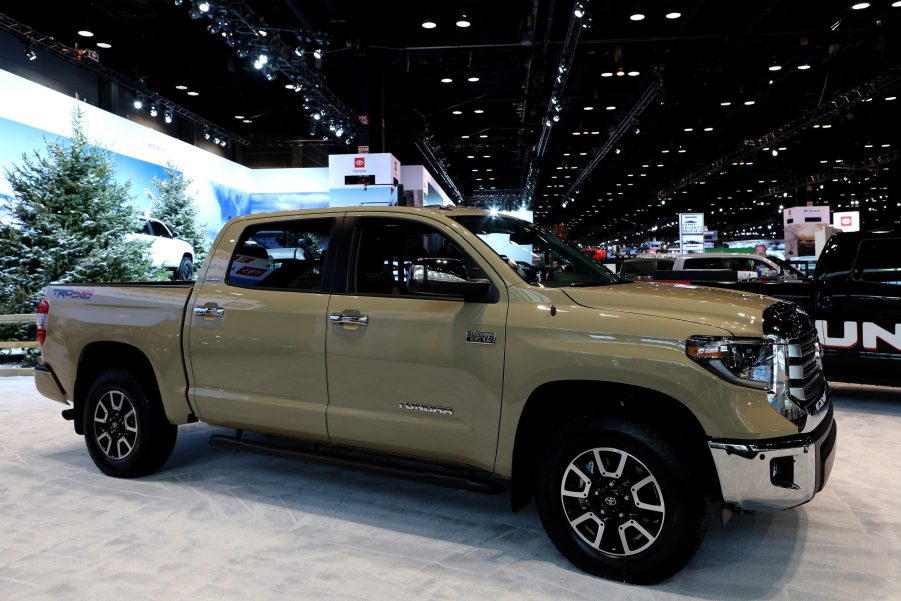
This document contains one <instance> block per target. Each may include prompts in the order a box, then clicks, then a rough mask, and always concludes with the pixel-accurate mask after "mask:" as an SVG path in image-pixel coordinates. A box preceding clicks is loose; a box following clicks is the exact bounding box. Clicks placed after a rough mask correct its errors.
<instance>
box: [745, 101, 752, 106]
mask: <svg viewBox="0 0 901 601" xmlns="http://www.w3.org/2000/svg"><path fill="white" fill-rule="evenodd" d="M752 104H754V101H753V100H745V102H744V105H745V106H751V105H752Z"/></svg>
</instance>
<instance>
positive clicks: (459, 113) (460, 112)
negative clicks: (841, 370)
mask: <svg viewBox="0 0 901 601" xmlns="http://www.w3.org/2000/svg"><path fill="white" fill-rule="evenodd" d="M451 112H452V113H453V114H455V115H462V114H463V111H451Z"/></svg>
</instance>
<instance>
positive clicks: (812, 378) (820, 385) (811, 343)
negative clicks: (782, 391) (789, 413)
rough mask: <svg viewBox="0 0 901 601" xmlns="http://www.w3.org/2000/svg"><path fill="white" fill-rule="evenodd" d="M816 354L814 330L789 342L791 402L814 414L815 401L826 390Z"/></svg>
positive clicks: (816, 344) (815, 333) (815, 334)
mask: <svg viewBox="0 0 901 601" xmlns="http://www.w3.org/2000/svg"><path fill="white" fill-rule="evenodd" d="M817 353H818V343H817V332H816V330H815V329H814V328H810V329H809V330H808V331H807V333H806V334H804V335H802V336H801V337H799V338H795V339H793V340H790V341H789V344H788V366H789V367H788V381H789V393H790V394H791V396H792V400H793V401H795V403H797V405H798V406H799V407H801V408H802V409H804V410H805V411H806V412H807V413H814V411H815V409H816V403H817V401H818V400H820V397H822V396H823V392H825V390H826V378H825V377H824V376H823V369H822V367H821V365H820V360H819V357H818V356H817Z"/></svg>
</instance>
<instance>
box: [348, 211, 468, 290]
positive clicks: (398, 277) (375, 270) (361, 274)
mask: <svg viewBox="0 0 901 601" xmlns="http://www.w3.org/2000/svg"><path fill="white" fill-rule="evenodd" d="M357 233H358V238H357V240H358V243H357V247H356V248H357V251H356V262H355V265H356V266H355V269H354V277H353V284H352V288H353V290H354V291H355V292H358V293H361V294H389V295H407V294H409V291H408V290H407V282H408V281H409V276H410V271H411V268H412V266H413V262H414V261H415V260H417V259H429V258H445V259H458V260H460V261H462V262H463V265H464V267H465V268H466V273H465V274H464V275H465V276H466V277H468V278H469V279H476V278H484V277H485V275H484V272H483V271H482V269H481V268H480V267H479V265H478V264H477V263H476V262H475V261H473V260H472V258H471V257H469V256H468V255H467V254H466V253H464V252H463V251H462V250H461V249H460V247H459V246H457V245H456V244H455V243H454V242H453V241H451V240H450V239H449V238H447V237H446V236H445V235H444V234H442V233H441V232H439V231H438V230H437V229H435V228H433V227H431V226H429V225H426V224H424V223H420V222H417V221H407V220H404V219H384V218H362V219H360V221H359V227H358V228H357ZM417 298H421V297H419V296H417Z"/></svg>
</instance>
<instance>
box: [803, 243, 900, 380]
mask: <svg viewBox="0 0 901 601" xmlns="http://www.w3.org/2000/svg"><path fill="white" fill-rule="evenodd" d="M899 244H901V239H897V238H895V239H893V238H871V239H866V238H865V239H863V240H861V241H860V244H859V246H858V248H857V253H856V256H855V259H854V264H853V268H852V269H851V272H850V274H849V277H846V278H836V279H827V280H825V281H823V282H822V286H821V288H820V289H819V290H818V291H817V295H816V298H815V300H814V302H815V303H816V315H817V329H818V330H819V334H820V341H821V342H822V343H823V346H824V350H825V357H824V361H823V367H824V370H825V372H826V377H827V378H829V379H830V380H836V381H839V382H841V381H845V380H850V381H855V382H870V383H873V384H887V385H892V386H897V385H898V383H899V382H901V376H899V375H898V369H899V368H901V257H899V255H898V253H897V248H898V245H899Z"/></svg>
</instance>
